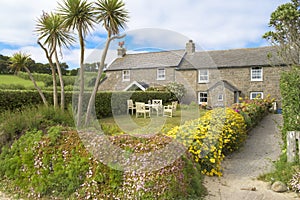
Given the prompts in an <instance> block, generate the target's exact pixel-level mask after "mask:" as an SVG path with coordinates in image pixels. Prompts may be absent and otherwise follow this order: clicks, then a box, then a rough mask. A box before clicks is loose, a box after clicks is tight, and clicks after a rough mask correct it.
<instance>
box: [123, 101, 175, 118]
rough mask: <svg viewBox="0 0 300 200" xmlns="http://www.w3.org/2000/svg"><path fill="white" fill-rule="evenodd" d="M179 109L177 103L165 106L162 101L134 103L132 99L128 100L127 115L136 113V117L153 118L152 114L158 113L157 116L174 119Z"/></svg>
mask: <svg viewBox="0 0 300 200" xmlns="http://www.w3.org/2000/svg"><path fill="white" fill-rule="evenodd" d="M176 109H177V101H173V102H172V104H171V105H166V106H164V105H163V103H162V100H161V99H153V100H152V101H151V100H149V101H148V103H144V102H135V103H134V102H133V101H132V99H129V100H127V114H129V113H130V112H131V114H133V112H134V111H135V112H136V117H139V116H141V115H142V116H144V118H146V117H151V113H156V116H159V115H162V116H167V117H173V115H174V113H175V112H176Z"/></svg>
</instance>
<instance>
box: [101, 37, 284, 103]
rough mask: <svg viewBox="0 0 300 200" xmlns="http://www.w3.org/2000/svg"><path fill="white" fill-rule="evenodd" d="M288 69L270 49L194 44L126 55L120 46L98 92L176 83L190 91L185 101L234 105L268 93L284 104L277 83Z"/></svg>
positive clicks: (142, 88) (191, 42) (275, 52)
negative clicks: (206, 47) (199, 46)
mask: <svg viewBox="0 0 300 200" xmlns="http://www.w3.org/2000/svg"><path fill="white" fill-rule="evenodd" d="M284 70H288V67H287V66H286V65H285V64H284V62H283V61H282V60H281V59H280V58H279V57H278V56H277V51H276V49H275V48H274V47H270V46H269V47H259V48H244V49H230V50H214V51H196V50H195V44H194V42H193V41H192V40H190V41H188V42H187V43H186V48H185V49H184V50H174V51H162V52H148V53H137V54H126V49H125V48H123V47H120V48H119V49H118V58H116V59H115V60H114V61H113V62H112V63H111V64H110V65H109V66H108V68H107V69H106V75H107V79H106V80H105V81H104V82H103V83H102V84H101V85H100V87H99V89H100V90H124V91H126V90H135V89H141V90H145V89H147V88H148V87H153V86H154V87H155V86H160V85H166V84H167V83H169V82H177V83H182V84H184V86H185V88H186V89H187V94H186V95H185V97H184V99H183V100H182V101H183V103H190V102H191V101H195V102H197V103H198V104H207V105H209V106H212V107H216V106H230V105H231V104H233V103H236V102H238V101H239V97H243V98H244V97H248V98H250V99H253V98H256V97H261V98H264V97H265V96H266V95H268V94H269V95H271V97H273V98H276V99H277V101H278V103H279V106H280V100H281V96H280V89H279V80H280V74H281V72H282V71H284Z"/></svg>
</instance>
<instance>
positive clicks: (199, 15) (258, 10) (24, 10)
mask: <svg viewBox="0 0 300 200" xmlns="http://www.w3.org/2000/svg"><path fill="white" fill-rule="evenodd" d="M0 1H1V7H0V18H1V20H2V21H1V23H0V53H1V54H4V55H8V53H10V54H11V53H12V52H15V51H16V50H20V49H22V50H26V51H30V54H31V55H32V58H33V59H35V60H36V61H37V62H46V59H45V58H44V56H43V52H42V51H41V49H40V48H39V47H38V46H37V45H36V39H37V37H36V36H35V35H34V29H35V23H36V21H35V20H36V19H37V18H38V17H39V16H40V15H41V14H42V11H47V12H48V11H53V10H54V9H55V8H56V7H57V2H56V1H55V0H40V1H36V0H26V1H25V0H0ZM58 1H59V2H62V0H58ZM89 1H92V0H89ZM124 2H125V4H126V9H127V10H128V11H129V16H130V19H129V22H128V24H127V25H128V28H127V30H126V31H129V32H130V31H131V32H134V34H135V37H136V38H135V40H134V41H135V42H138V41H147V40H148V41H150V42H151V43H150V44H148V46H154V47H161V48H166V46H164V45H165V44H166V43H169V44H170V43H172V45H173V46H171V47H174V48H176V47H178V48H182V47H184V45H185V42H184V40H185V38H191V39H193V40H194V41H195V42H196V43H197V46H198V47H199V48H201V47H202V48H203V49H228V48H243V47H248V46H249V44H253V45H256V46H261V45H266V44H267V43H266V41H264V40H262V39H261V36H262V35H263V33H265V32H266V31H267V30H268V22H269V19H270V15H271V13H272V12H273V11H274V10H275V9H276V8H277V7H278V6H279V5H281V4H283V3H286V2H290V1H289V0H263V1H260V0H252V1H247V0H228V1H221V0H197V1H195V0H180V1H171V0H151V1H149V0H124ZM144 28H154V29H155V28H158V29H166V30H170V31H174V33H179V34H182V35H183V37H178V35H177V34H171V35H167V36H166V35H164V34H163V32H156V33H155V32H147V34H144V33H143V31H141V30H142V29H144ZM137 29H139V31H136V30H137ZM144 30H145V29H144ZM148 30H150V29H148ZM152 30H153V29H152ZM95 33H97V34H95ZM104 33H105V31H104V30H103V28H102V27H101V26H100V25H99V26H97V28H96V31H95V32H94V34H93V35H91V36H89V37H88V38H87V40H88V41H89V44H88V45H87V48H88V49H87V52H86V55H87V57H89V56H88V55H93V56H90V58H92V57H95V56H94V53H91V52H93V51H97V50H95V49H100V48H99V45H100V46H101V44H103V42H104V38H103V34H104ZM145 36H147V37H148V38H145ZM173 36H175V37H173ZM179 38H180V39H179ZM171 41H172V42H171ZM126 42H127V44H125V46H126V45H128V47H130V48H131V50H134V47H133V46H130V45H129V44H128V43H130V41H126ZM140 45H147V44H145V43H144V44H140ZM78 48H79V46H78V44H76V45H75V47H74V48H73V49H74V50H72V51H70V50H67V51H64V52H65V55H64V58H63V60H64V61H65V62H67V63H68V64H69V65H70V66H71V65H72V66H74V65H76V66H77V65H78V64H77V63H78V60H79V50H77V49H78ZM114 48H115V47H114ZM198 50H199V49H198ZM95 55H98V54H95ZM91 60H93V59H91ZM95 60H96V57H95Z"/></svg>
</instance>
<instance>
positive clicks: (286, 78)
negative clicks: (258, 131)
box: [280, 68, 300, 144]
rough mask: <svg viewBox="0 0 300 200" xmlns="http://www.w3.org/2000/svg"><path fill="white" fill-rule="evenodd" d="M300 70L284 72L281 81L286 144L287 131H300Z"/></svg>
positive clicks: (283, 129)
mask: <svg viewBox="0 0 300 200" xmlns="http://www.w3.org/2000/svg"><path fill="white" fill-rule="evenodd" d="M299 83H300V70H299V69H297V68H293V69H292V70H291V71H289V72H284V73H283V74H282V75H281V79H280V93H281V95H282V108H283V109H282V115H283V127H282V139H283V141H284V143H285V144H286V134H287V131H300V126H299V125H300V116H299V113H300V85H299Z"/></svg>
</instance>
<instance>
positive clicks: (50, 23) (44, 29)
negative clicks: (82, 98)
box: [36, 12, 75, 110]
mask: <svg viewBox="0 0 300 200" xmlns="http://www.w3.org/2000/svg"><path fill="white" fill-rule="evenodd" d="M36 32H37V33H38V34H39V40H38V44H39V45H40V46H41V48H42V49H43V50H44V51H45V54H46V57H47V59H48V61H49V64H50V67H51V69H52V78H53V98H54V107H56V104H57V86H56V70H55V67H54V65H53V62H52V57H53V56H54V59H55V63H56V69H57V72H58V77H59V82H60V89H61V95H60V97H61V109H62V110H64V108H65V91H64V81H63V77H62V76H63V75H62V72H61V67H60V62H59V59H58V53H57V51H58V49H61V48H62V47H69V46H70V44H72V43H73V42H74V41H75V39H74V37H73V36H72V35H71V34H70V32H69V31H67V30H66V28H65V27H64V26H63V20H62V17H61V16H60V15H58V14H55V13H50V14H48V13H45V12H44V13H43V14H42V16H41V17H40V18H39V19H38V23H37V26H36ZM40 40H44V45H47V47H48V49H46V48H45V47H44V46H43V45H42V44H41V42H40Z"/></svg>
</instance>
